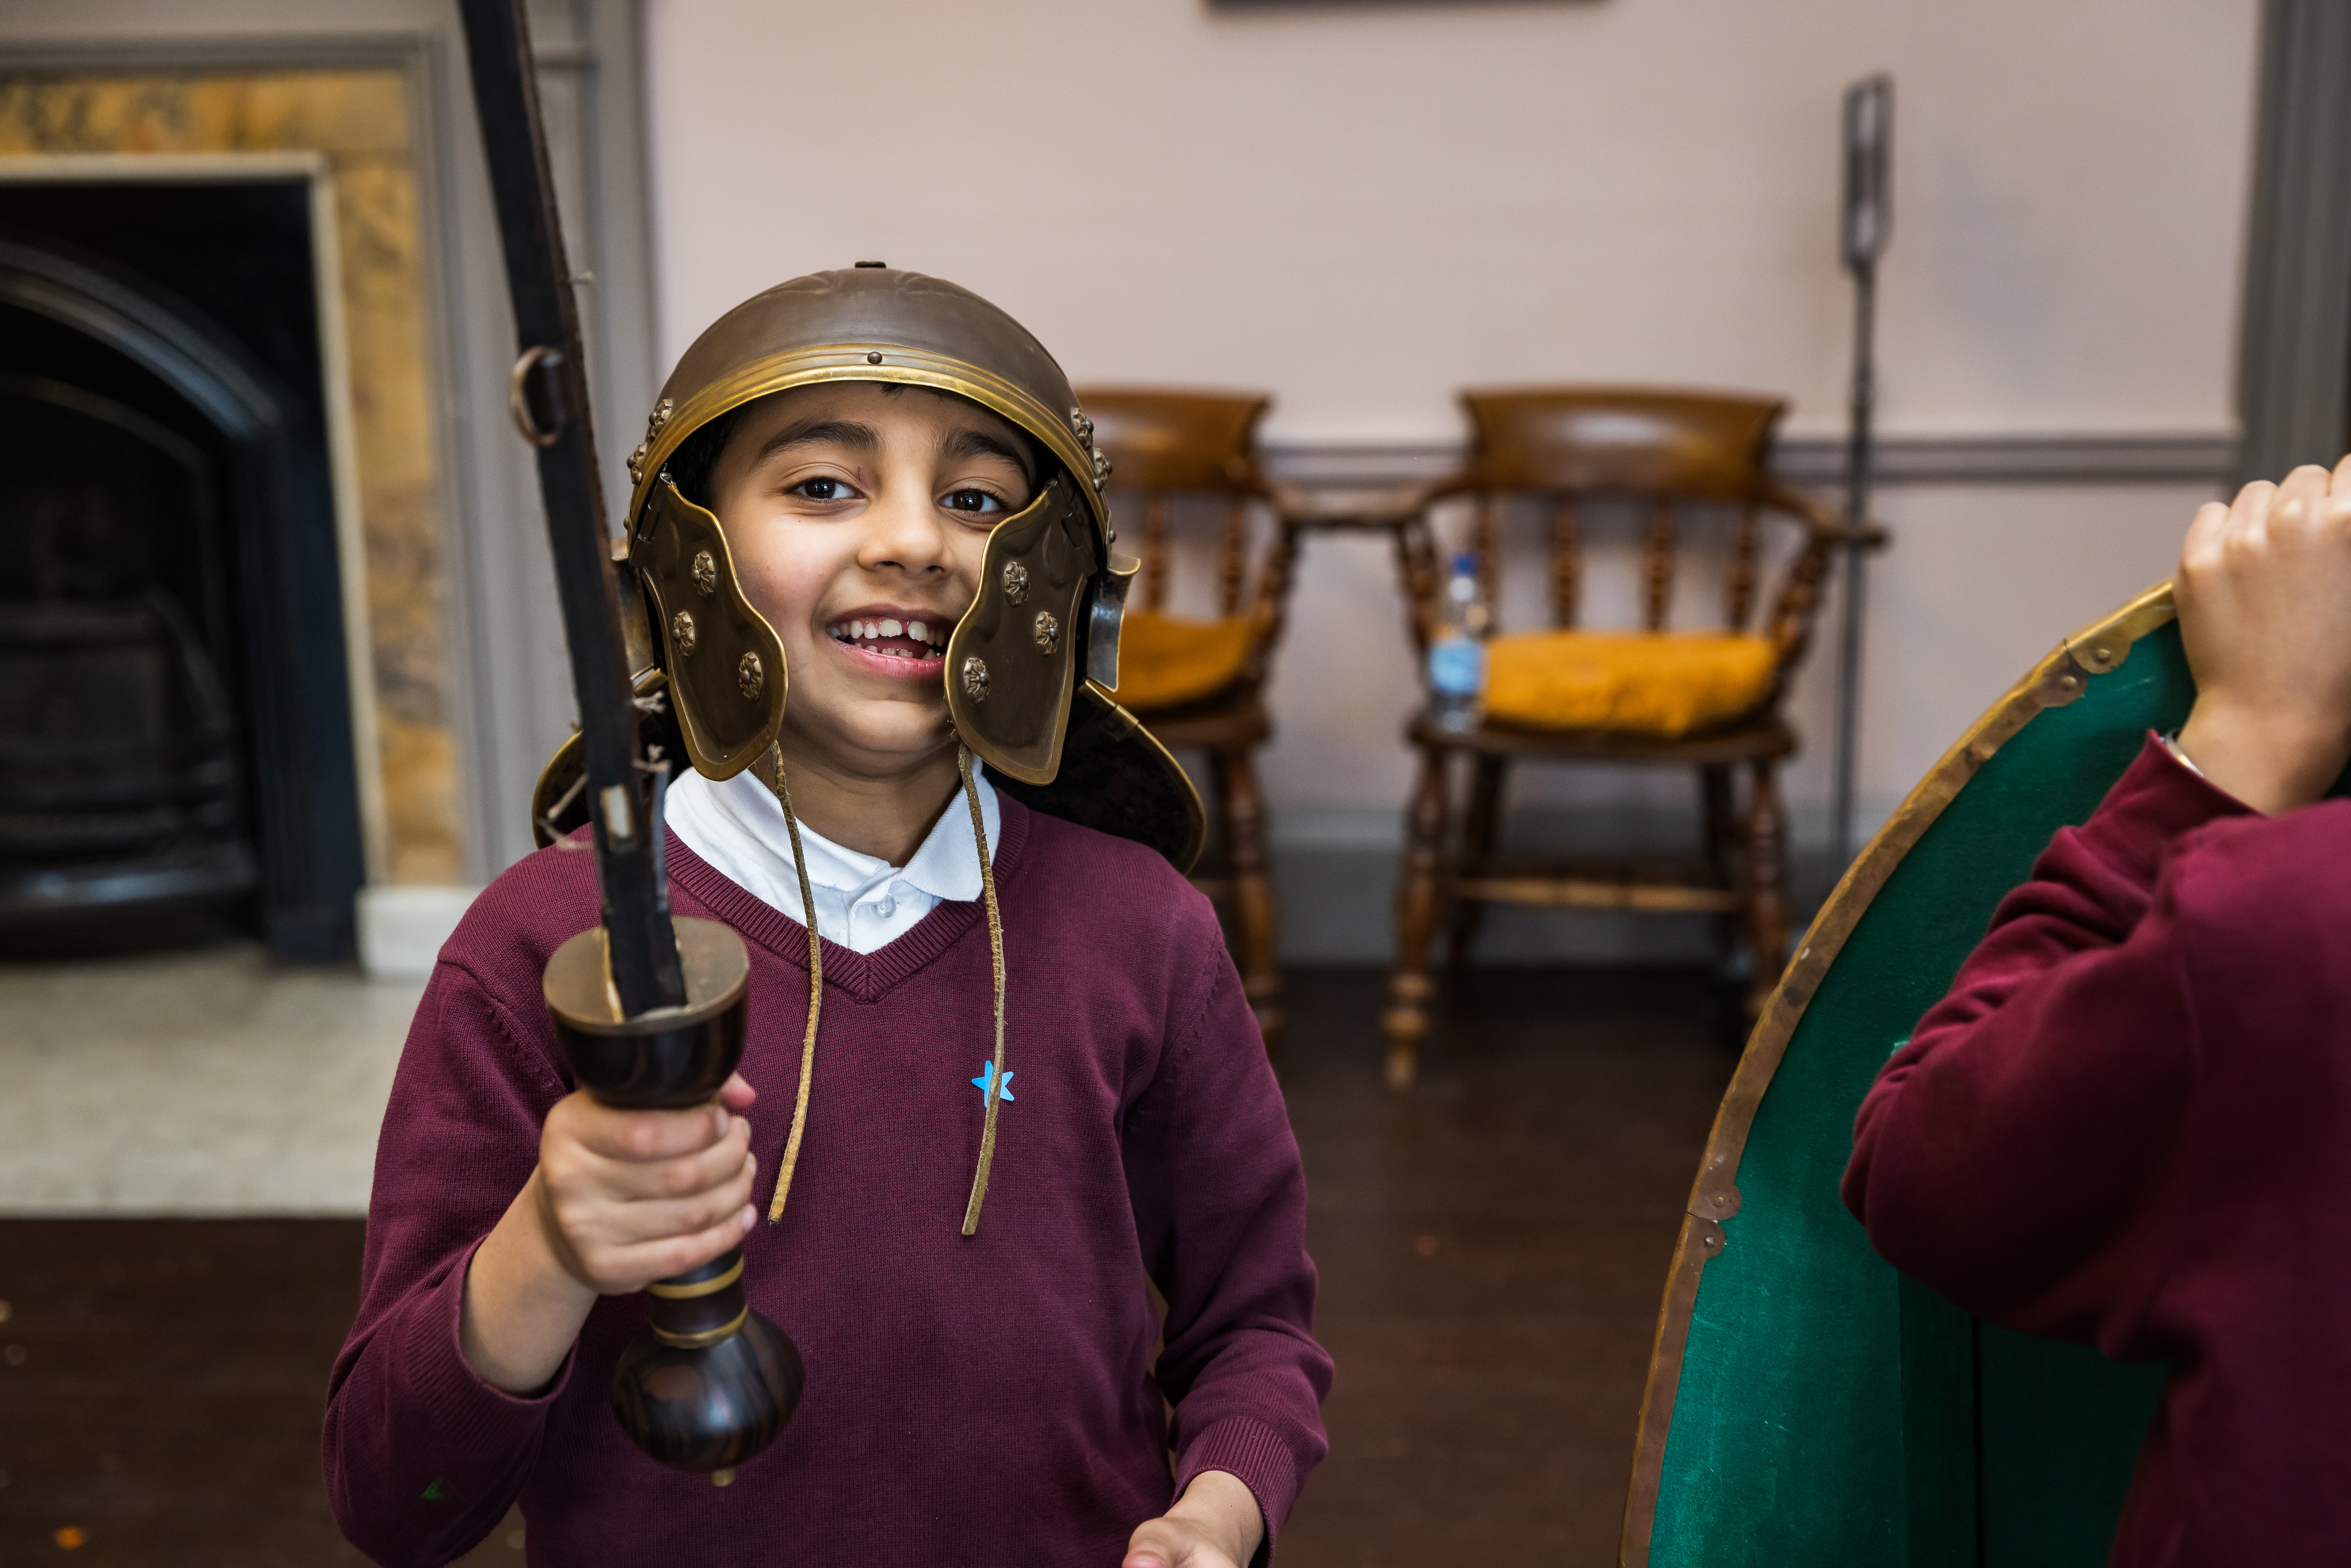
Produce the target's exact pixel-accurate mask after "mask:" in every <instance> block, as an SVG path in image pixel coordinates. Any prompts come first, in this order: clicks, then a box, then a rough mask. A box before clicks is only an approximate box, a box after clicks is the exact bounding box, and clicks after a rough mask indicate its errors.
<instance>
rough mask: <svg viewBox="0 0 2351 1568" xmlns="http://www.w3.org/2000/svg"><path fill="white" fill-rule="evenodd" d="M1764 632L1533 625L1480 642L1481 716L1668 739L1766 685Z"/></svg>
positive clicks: (1747, 708) (1739, 711) (1742, 704)
mask: <svg viewBox="0 0 2351 1568" xmlns="http://www.w3.org/2000/svg"><path fill="white" fill-rule="evenodd" d="M1776 662H1777V661H1776V653H1775V650H1774V649H1773V647H1772V645H1771V639H1769V638H1767V637H1750V636H1743V635H1732V634H1728V633H1722V632H1710V633H1699V632H1525V633H1521V634H1519V635H1516V636H1510V637H1497V638H1495V639H1494V640H1493V641H1492V642H1490V643H1488V644H1487V645H1486V717H1487V720H1488V721H1489V723H1494V724H1503V725H1510V726H1512V727H1517V728H1521V729H1583V730H1608V731H1613V732H1614V733H1616V734H1620V735H1646V736H1655V737H1658V738H1660V739H1667V740H1671V739H1675V738H1677V737H1681V736H1685V735H1689V734H1691V733H1693V732H1695V731H1698V730H1702V729H1707V728H1709V727H1713V726H1715V725H1719V724H1724V723H1727V722H1729V720H1732V719H1736V718H1741V717H1744V716H1746V715H1748V714H1750V713H1752V712H1753V711H1754V710H1755V709H1756V708H1758V707H1759V706H1761V705H1762V704H1763V702H1764V701H1765V700H1766V699H1767V698H1768V697H1769V696H1770V695H1771V676H1772V670H1773V666H1774V664H1775V663H1776Z"/></svg>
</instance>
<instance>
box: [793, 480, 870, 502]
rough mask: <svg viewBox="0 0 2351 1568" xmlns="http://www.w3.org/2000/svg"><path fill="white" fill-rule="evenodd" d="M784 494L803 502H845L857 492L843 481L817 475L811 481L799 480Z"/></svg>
mask: <svg viewBox="0 0 2351 1568" xmlns="http://www.w3.org/2000/svg"><path fill="white" fill-rule="evenodd" d="M786 493H787V494H789V495H793V496H798V497H800V498H801V499H802V500H804V501H846V500H848V499H849V498H850V497H852V496H854V495H855V494H856V493H857V492H856V491H854V490H852V489H851V488H850V487H849V482H848V481H847V480H845V479H833V478H828V477H826V476H823V475H819V476H817V477H815V478H813V479H803V480H801V481H800V482H799V484H797V485H795V486H792V487H791V489H790V490H789V491H788V492H786Z"/></svg>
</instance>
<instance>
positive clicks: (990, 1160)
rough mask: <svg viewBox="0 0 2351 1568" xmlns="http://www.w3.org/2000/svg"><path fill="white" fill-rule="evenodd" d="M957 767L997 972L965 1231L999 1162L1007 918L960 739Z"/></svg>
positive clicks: (970, 1231)
mask: <svg viewBox="0 0 2351 1568" xmlns="http://www.w3.org/2000/svg"><path fill="white" fill-rule="evenodd" d="M956 771H957V772H959V773H961V774H962V775H963V799H964V804H966V805H967V806H969V807H970V808H971V838H972V842H973V843H975V844H977V846H978V847H979V891H980V894H981V895H982V896H983V897H985V898H986V899H987V957H988V962H989V963H990V964H991V965H992V966H993V967H994V969H995V974H996V1065H995V1066H994V1067H993V1068H991V1069H990V1070H989V1071H988V1074H987V1121H986V1122H985V1123H983V1124H981V1126H980V1130H979V1168H978V1169H977V1170H975V1171H973V1172H972V1176H971V1202H970V1203H968V1204H967V1205H966V1206H965V1207H964V1211H963V1233H964V1234H965V1235H966V1236H970V1235H974V1234H976V1233H977V1231H978V1229H979V1206H980V1204H981V1203H982V1202H984V1201H986V1199H987V1167H988V1166H992V1165H994V1164H995V1163H996V1107H997V1106H998V1104H1000V1103H1002V1102H1003V1099H1004V922H1003V920H1002V918H1001V917H1000V916H998V914H997V910H996V868H995V866H994V865H993V864H992V863H991V862H989V860H988V857H987V821H986V820H985V819H983V818H982V817H981V816H980V814H979V787H978V786H977V784H974V783H973V782H972V779H971V747H968V746H965V745H963V744H962V743H961V742H957V743H956Z"/></svg>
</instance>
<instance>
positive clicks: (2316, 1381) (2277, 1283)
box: [1844, 741, 2351, 1568]
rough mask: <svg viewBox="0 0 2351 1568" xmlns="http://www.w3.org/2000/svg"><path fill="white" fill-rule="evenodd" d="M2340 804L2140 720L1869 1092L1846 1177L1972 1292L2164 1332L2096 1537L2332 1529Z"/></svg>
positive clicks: (2020, 1306) (2215, 1552)
mask: <svg viewBox="0 0 2351 1568" xmlns="http://www.w3.org/2000/svg"><path fill="white" fill-rule="evenodd" d="M2346 871H2351V803H2346V802H2342V801H2329V802H2326V803H2325V804H2322V805H2317V806H2312V807H2308V808H2306V809H2304V810H2298V811H2292V812H2288V813H2287V814H2285V815H2283V816H2281V817H2277V818H2262V817H2256V816H2253V815H2252V813H2251V812H2250V811H2249V810H2248V809H2247V808H2246V807H2244V806H2243V805H2241V804H2240V803H2239V802H2238V801H2236V800H2233V799H2231V797H2229V796H2228V795H2225V794H2223V793H2221V792H2220V790H2219V789H2215V788H2213V787H2212V786H2211V785H2210V784H2207V783H2205V782H2204V781H2203V780H2202V779H2198V778H2197V777H2196V776H2195V775H2193V774H2192V773H2190V772H2189V770H2188V769H2187V768H2182V767H2181V766H2179V763H2178V762H2177V761H2175V760H2173V759H2172V758H2169V757H2168V756H2166V755H2165V754H2164V752H2163V750H2162V748H2161V747H2160V746H2159V745H2158V744H2157V743H2155V742H2153V741H2150V742H2149V744H2148V746H2147V750H2146V751H2145V753H2144V754H2143V755H2142V756H2141V757H2140V758H2139V759H2138V760H2137V762H2136V763H2134V764H2133V765H2132V767H2131V768H2130V770H2129V771H2128V772H2126V773H2125V774H2124V775H2123V777H2122V779H2121V780H2120V781H2119V782H2117V783H2116V786H2115V788H2114V789H2113V790H2112V792H2110V793H2109V794H2108V795H2107V797H2106V800H2105V804H2104V805H2102V806H2101V807H2100V808H2099V809H2098V811H2097V814H2096V815H2095V816H2094V817H2093V818H2092V819H2091V820H2090V821H2088V822H2087V823H2086V824H2085V825H2084V826H2083V827H2081V828H2079V829H2069V830H2067V831H2064V832H2061V833H2059V834H2058V835H2057V838H2056V841H2055V842H2054V843H2053V844H2052V845H2051V846H2050V848H2049V850H2048V852H2046V853H2045V854H2043V856H2042V857H2041V860H2040V862H2039V863H2038V864H2037V865H2036V866H2035V867H2034V868H2033V880H2032V881H2031V882H2030V883H2026V884H2025V885H2024V886H2022V887H2021V888H2019V889H2017V890H2016V891H2015V892H2014V893H2012V894H2010V895H2009V896H2008V898H2007V900H2006V901H2005V902H2003V903H2002V904H2001V906H2000V911H1999V913H1998V914H1997V915H1995V916H1994V918H1993V922H1992V928H1991V934H1990V935H1989V936H1986V937H1985V938H1984V941H1983V945H1982V946H1980V947H1978V948H1977V949H1976V951H1975V954H1974V956H1972V957H1970V959H1969V960H1968V962H1967V966H1966V967H1965V968H1963V969H1961V970H1960V971H1959V979H1958V981H1957V982H1956V983H1955V984H1954V985H1953V987H1952V988H1951V993H1950V995H1949V997H1947V998H1944V999H1943V1000H1942V1001H1941V1002H1940V1003H1938V1004H1937V1006H1936V1007H1935V1008H1934V1009H1933V1010H1932V1011H1930V1012H1929V1013H1928V1015H1927V1016H1926V1018H1925V1019H1922V1020H1921V1021H1920V1023H1919V1025H1918V1030H1917V1033H1916V1034H1915V1035H1914V1036H1913V1037H1912V1038H1911V1040H1910V1042H1909V1044H1907V1046H1905V1047H1904V1048H1903V1049H1902V1050H1900V1051H1896V1053H1895V1055H1894V1058H1893V1060H1892V1061H1889V1062H1887V1064H1886V1070H1885V1072H1884V1073H1883V1074H1882V1075H1881V1076H1880V1077H1879V1079H1878V1081H1877V1083H1876V1086H1875V1087H1874V1088H1873V1089H1872V1090H1871V1091H1870V1092H1869V1096H1868V1098H1867V1099H1866V1100H1865V1101H1864V1102H1863V1103H1862V1107H1861V1115H1860V1120H1859V1123H1858V1125H1857V1128H1856V1131H1855V1146H1854V1155H1853V1163H1852V1165H1851V1166H1849V1167H1848V1168H1847V1170H1846V1172H1845V1178H1844V1198H1845V1203H1846V1205H1847V1206H1848V1207H1851V1208H1852V1210H1853V1211H1854V1213H1855V1215H1856V1216H1858V1217H1859V1218H1861V1219H1862V1221H1863V1223H1864V1224H1865V1225H1866V1226H1867V1227H1868V1228H1869V1235H1870V1239H1871V1240H1872V1241H1873V1242H1875V1243H1876V1246H1877V1248H1878V1250H1880V1251H1881V1252H1883V1253H1884V1254H1885V1255H1886V1258H1887V1259H1888V1260H1890V1261H1892V1262H1893V1263H1894V1264H1895V1265H1896V1267H1898V1268H1900V1269H1902V1270H1905V1271H1906V1272H1907V1273H1910V1274H1912V1275H1915V1276H1916V1277H1917V1278H1918V1279H1920V1280H1922V1281H1925V1282H1926V1283H1928V1285H1931V1286H1933V1287H1934V1288H1935V1289H1936V1290H1938V1291H1941V1292H1942V1293H1943V1294H1944V1295H1946V1296H1949V1298H1950V1299H1951V1300H1953V1301H1957V1302H1959V1304H1960V1305H1961V1306H1964V1307H1966V1308H1968V1309H1969V1310H1970V1311H1972V1312H1977V1313H1980V1315H1982V1316H1984V1317H1986V1318H1990V1319H1991V1320H1993V1321H1995V1322H2001V1323H2005V1324H2007V1325H2009V1326H2010V1327H2012V1328H2017V1329H2022V1330H2023V1331H2025V1332H2027V1333H2041V1334H2049V1335H2053V1336H2057V1337H2062V1338H2066V1339H2074V1340H2082V1341H2086V1342H2088V1343H2093V1344H2095V1345H2096V1346H2097V1347H2098V1348H2099V1349H2100V1350H2102V1351H2104V1352H2105V1354H2108V1355H2110V1356H2113V1357H2116V1359H2119V1360H2150V1359H2157V1358H2168V1360H2169V1362H2170V1364H2171V1371H2170V1379H2169V1382H2168V1385H2167V1388H2166V1392H2165V1396H2164V1402H2163V1406H2162V1409H2161V1413H2160V1415H2159V1416H2158V1418H2157V1420H2156V1423H2155V1427H2154V1429H2153V1430H2152V1431H2151V1432H2150V1433H2149V1434H2148V1436H2147V1445H2146V1447H2145V1448H2144V1449H2143V1450H2142V1451H2141V1453H2140V1456H2139V1463H2138V1473H2137V1477H2136V1479H2134V1481H2133V1483H2132V1487H2131V1493H2130V1500H2129V1502H2128V1503H2127V1505H2126V1507H2125V1509H2124V1512H2123V1520H2122V1526H2121V1529H2120V1531H2118V1532H2117V1534H2116V1540H2115V1544H2114V1551H2113V1555H2112V1558H2111V1561H2112V1562H2113V1563H2116V1564H2121V1565H2126V1568H2153V1565H2156V1564H2165V1565H2171V1564H2183V1565H2184V1564H2202V1563H2334V1562H2341V1561H2343V1560H2344V1556H2345V1553H2346V1550H2351V1545H2346V1543H2351V1487H2346V1485H2345V1484H2344V1479H2343V1467H2344V1462H2345V1459H2346V1456H2351V1331H2347V1330H2346V1308H2351V1245H2346V1242H2351V1235H2346V1226H2345V1222H2344V1220H2343V1218H2342V1214H2343V1207H2342V1204H2341V1201H2340V1198H2341V1195H2342V1194H2344V1193H2345V1192H2346V1191H2351V875H2346Z"/></svg>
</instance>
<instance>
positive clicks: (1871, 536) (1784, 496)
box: [1756, 483, 1894, 549]
mask: <svg viewBox="0 0 2351 1568" xmlns="http://www.w3.org/2000/svg"><path fill="white" fill-rule="evenodd" d="M1756 499H1757V500H1759V501H1761V502H1762V503H1763V504H1764V505H1765V506H1767V507H1778V508H1779V509H1780V510H1781V511H1783V512H1787V513H1790V514H1792V515H1793V516H1795V517H1801V518H1802V519H1803V522H1804V526H1805V527H1806V528H1810V529H1811V530H1812V534H1813V538H1814V539H1815V540H1816V541H1817V542H1818V543H1819V544H1821V545H1824V546H1832V547H1834V546H1858V547H1860V548H1861V549H1885V548H1886V546H1887V545H1889V544H1891V543H1892V542H1893V538H1894V536H1893V535H1892V534H1891V533H1889V532H1888V531H1887V530H1886V525H1885V524H1884V523H1881V522H1878V521H1877V520H1876V519H1875V518H1872V519H1870V520H1869V521H1867V522H1865V523H1862V524H1861V525H1860V526H1858V527H1855V528H1848V527H1847V526H1846V525H1845V520H1844V515H1843V514H1842V513H1839V512H1835V511H1832V510H1831V509H1830V508H1829V507H1825V506H1823V505H1822V504H1821V503H1820V502H1819V501H1816V500H1814V499H1813V497H1810V496H1807V495H1805V494H1804V493H1803V492H1802V490H1796V489H1791V488H1790V487H1789V486H1785V485H1781V484H1777V483H1771V484H1766V485H1765V486H1763V488H1762V489H1761V492H1760V493H1758V495H1757V496H1756Z"/></svg>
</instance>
